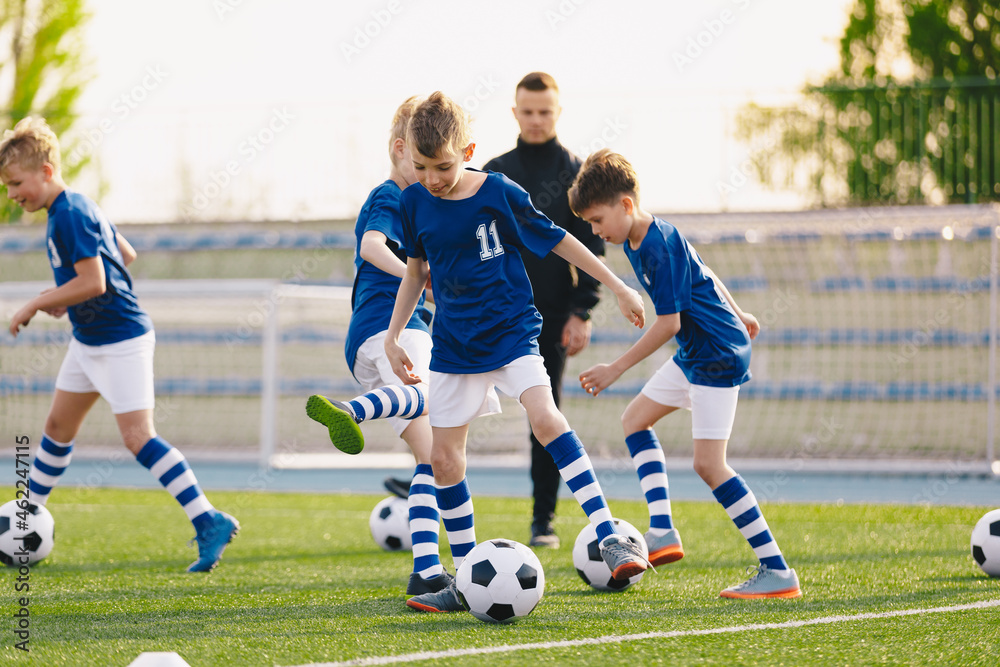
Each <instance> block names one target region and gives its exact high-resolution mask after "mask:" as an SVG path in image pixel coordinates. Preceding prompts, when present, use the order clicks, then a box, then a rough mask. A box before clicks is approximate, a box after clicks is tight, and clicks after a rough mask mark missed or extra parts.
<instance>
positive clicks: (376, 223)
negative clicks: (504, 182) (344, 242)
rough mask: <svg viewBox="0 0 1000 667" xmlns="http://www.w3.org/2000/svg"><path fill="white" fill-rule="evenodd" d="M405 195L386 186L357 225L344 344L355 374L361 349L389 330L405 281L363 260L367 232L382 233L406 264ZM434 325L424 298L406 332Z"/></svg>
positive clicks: (372, 197)
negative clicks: (401, 200) (401, 206)
mask: <svg viewBox="0 0 1000 667" xmlns="http://www.w3.org/2000/svg"><path fill="white" fill-rule="evenodd" d="M401 194H402V191H401V190H400V189H399V186H398V185H396V183H395V182H394V181H393V180H391V179H390V180H387V181H386V182H384V183H382V184H381V185H379V186H378V187H377V188H375V189H374V190H372V191H371V194H369V195H368V200H367V201H365V205H364V206H362V207H361V213H359V214H358V221H357V222H356V223H355V225H354V235H355V236H356V237H357V246H356V247H355V250H354V291H353V293H352V294H351V323H350V325H348V327H347V341H346V343H345V344H344V355H345V356H346V357H347V367H348V368H350V369H351V372H352V373H353V372H354V361H355V359H356V358H357V356H358V348H360V347H361V346H362V345H363V344H364V342H365V341H366V340H368V339H369V338H371V337H372V336H374V335H375V334H377V333H381V332H383V331H386V330H387V329H388V328H389V321H390V320H391V319H392V309H393V307H394V306H395V304H396V293H397V292H399V285H400V283H402V279H400V278H397V277H396V276H393V275H391V274H388V273H386V272H385V271H383V270H382V269H379V268H378V267H376V266H374V265H372V264H371V263H369V262H366V261H365V260H363V259H362V258H361V238H362V237H363V236H364V235H365V232H369V231H376V232H382V233H383V234H385V238H386V241H387V243H388V246H389V248H390V249H391V250H392V251H393V252H394V253H395V254H396V256H397V257H398V258H399V260H400V261H401V262H404V263H405V262H406V254H405V253H404V252H403V250H402V245H403V222H402V220H401V219H400V217H399V196H400V195H401ZM430 322H431V311H430V310H428V309H427V308H426V307H425V306H424V297H423V296H422V295H421V297H420V302H419V304H418V305H417V307H416V308H415V309H414V311H413V316H412V317H410V321H409V322H407V323H406V328H407V329H421V330H423V331H427V332H429V331H430V327H429V326H428V325H429V324H430Z"/></svg>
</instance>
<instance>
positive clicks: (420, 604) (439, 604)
mask: <svg viewBox="0 0 1000 667" xmlns="http://www.w3.org/2000/svg"><path fill="white" fill-rule="evenodd" d="M406 606H407V607H410V608H411V609H416V610H417V611H431V612H448V611H465V606H464V605H463V604H462V601H461V600H460V599H459V598H458V588H457V587H456V586H455V582H454V581H452V582H451V583H450V584H448V585H447V586H446V587H445V588H442V589H441V590H440V591H438V592H436V593H424V594H423V595H417V596H415V597H412V598H410V599H409V600H407V601H406Z"/></svg>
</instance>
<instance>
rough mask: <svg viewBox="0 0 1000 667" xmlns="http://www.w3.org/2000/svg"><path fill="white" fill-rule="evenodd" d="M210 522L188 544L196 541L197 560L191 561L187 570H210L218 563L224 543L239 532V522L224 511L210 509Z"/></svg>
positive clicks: (231, 539)
mask: <svg viewBox="0 0 1000 667" xmlns="http://www.w3.org/2000/svg"><path fill="white" fill-rule="evenodd" d="M212 511H213V512H214V513H215V514H214V515H213V516H212V524H211V525H210V526H208V527H207V528H204V529H202V530H199V531H198V534H197V535H195V536H194V539H192V540H191V542H189V543H188V544H191V543H194V542H197V543H198V560H196V561H195V562H193V563H191V565H190V566H189V567H188V569H187V571H188V572H211V571H212V569H213V568H214V567H215V566H216V565H218V564H219V559H220V558H222V552H223V551H225V550H226V545H228V544H229V543H230V542H232V541H233V538H234V537H236V534H237V533H238V532H240V522H239V521H237V520H236V519H234V518H233V517H231V516H229V515H228V514H226V513H225V512H220V511H218V510H212Z"/></svg>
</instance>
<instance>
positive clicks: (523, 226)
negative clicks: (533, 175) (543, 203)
mask: <svg viewBox="0 0 1000 667" xmlns="http://www.w3.org/2000/svg"><path fill="white" fill-rule="evenodd" d="M502 178H503V180H504V185H505V187H506V191H507V202H508V204H509V205H510V209H511V213H512V214H513V216H512V218H513V224H511V226H510V227H511V232H512V233H513V234H514V235H515V236H516V237H517V240H518V242H519V245H521V246H522V247H524V248H527V249H528V250H530V251H531V252H532V253H534V254H535V255H537V256H539V257H545V256H546V255H548V254H549V253H550V252H552V249H553V248H554V247H556V245H558V244H559V242H560V241H562V240H563V238H565V237H566V230H565V229H563V228H561V227H557V226H556V225H555V223H553V222H552V221H551V220H549V219H548V218H547V217H546V216H545V214H544V213H542V212H541V211H539V210H538V209H537V208H535V206H534V204H532V203H531V196H530V195H528V193H527V192H525V191H524V189H523V188H522V187H521V186H519V185H517V184H516V183H514V182H513V181H511V180H510V179H508V178H506V177H502Z"/></svg>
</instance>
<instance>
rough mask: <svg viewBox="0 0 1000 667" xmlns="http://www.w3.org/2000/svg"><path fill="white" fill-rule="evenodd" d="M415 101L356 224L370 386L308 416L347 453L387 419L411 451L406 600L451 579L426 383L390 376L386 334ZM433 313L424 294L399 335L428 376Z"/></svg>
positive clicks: (354, 345)
mask: <svg viewBox="0 0 1000 667" xmlns="http://www.w3.org/2000/svg"><path fill="white" fill-rule="evenodd" d="M416 102H417V98H416V97H411V98H409V99H408V100H406V101H405V102H403V104H401V105H400V106H399V108H398V109H396V113H395V115H394V116H393V119H392V128H391V131H390V136H389V159H390V161H391V162H392V168H391V170H390V172H389V178H388V180H386V181H385V182H384V183H382V184H381V185H379V186H378V187H376V188H375V189H374V190H372V191H371V194H369V195H368V200H367V201H366V202H365V204H364V206H362V208H361V213H360V214H358V220H357V223H356V224H355V226H354V234H355V236H356V237H357V246H356V248H355V254H354V267H355V275H354V291H353V293H352V295H351V322H350V324H349V325H348V329H347V341H346V343H345V345H344V354H345V356H346V357H347V366H348V368H350V369H351V373H353V374H354V377H355V378H356V379H357V381H358V382H359V383H360V384H361V386H362V387H363V388H364V390H365V392H366V393H364V394H362V395H361V396H357V397H355V398H354V399H352V400H350V401H346V402H339V401H330V400H329V399H327V398H325V397H323V396H318V395H315V396H310V397H309V400H308V401H307V402H306V414H308V415H309V417H311V418H312V419H314V420H316V421H318V422H320V423H321V424H323V425H324V426H326V427H327V430H328V432H329V434H330V440H331V442H332V443H333V444H334V445H336V447H337V448H338V449H340V450H341V451H344V452H346V453H348V454H357V453H358V452H360V451H361V449H362V448H363V447H364V437H363V435H362V433H361V429H360V427H359V424H361V423H363V422H364V421H365V420H368V419H387V420H388V421H389V424H390V425H391V426H392V428H393V430H394V431H395V432H396V435H398V436H399V437H400V438H402V439H403V441H404V442H406V444H407V445H408V446H409V447H410V451H412V452H413V457H414V458H415V459H416V462H417V467H416V470H415V471H414V473H413V478H412V486H410V484H411V482H410V481H407V482H406V484H407V486H409V490H410V491H412V492H410V493H408V494H407V495H408V496H409V499H408V501H407V502H408V504H409V518H410V535H411V537H412V540H413V573H412V574H410V580H409V582H408V583H407V586H406V593H407V595H419V594H421V593H428V592H433V591H439V590H441V589H442V588H444V587H445V586H447V585H448V584H449V583H450V582H451V575H449V574H448V573H447V572H445V571H444V568H442V566H441V559H440V557H439V555H438V531H439V518H438V509H437V499H436V497H435V494H434V475H433V473H432V472H431V465H430V463H431V427H430V422H429V421H428V419H427V386H426V385H424V384H418V385H410V386H406V385H403V384H402V382H400V380H399V378H397V377H396V375H395V374H394V373H393V372H392V367H391V366H390V365H389V362H388V360H387V359H386V356H385V347H384V344H383V342H384V340H385V332H386V329H388V328H389V318H390V317H391V315H392V308H393V305H394V304H395V302H396V292H397V291H398V290H399V284H400V281H401V279H402V277H403V274H404V273H405V272H406V263H405V261H404V258H405V255H404V254H403V251H402V249H401V247H400V246H401V245H402V237H403V230H402V223H401V222H400V218H399V196H400V194H401V193H402V191H403V189H404V188H406V187H407V186H408V185H410V184H411V183H413V182H415V181H416V179H415V177H414V175H413V162H412V161H411V160H410V153H409V150H408V149H407V147H406V141H405V137H406V124H407V122H408V121H409V119H410V114H411V113H412V111H413V108H414V105H415V104H416ZM430 322H431V312H430V310H428V309H427V308H426V307H425V306H424V296H423V294H421V296H420V299H419V302H418V304H417V306H416V308H414V311H413V315H412V316H411V317H410V318H409V320H408V321H407V322H406V328H405V330H404V331H403V333H402V334H401V336H400V338H401V340H403V341H404V343H405V344H406V346H407V349H409V350H411V351H412V354H413V357H412V358H413V359H414V362H415V363H416V364H417V368H418V369H420V371H421V372H423V373H425V375H426V369H427V365H428V364H429V363H430V358H431V337H430V329H429V324H430Z"/></svg>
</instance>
